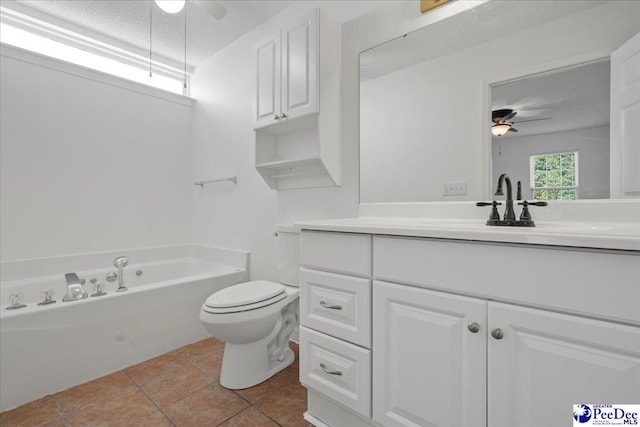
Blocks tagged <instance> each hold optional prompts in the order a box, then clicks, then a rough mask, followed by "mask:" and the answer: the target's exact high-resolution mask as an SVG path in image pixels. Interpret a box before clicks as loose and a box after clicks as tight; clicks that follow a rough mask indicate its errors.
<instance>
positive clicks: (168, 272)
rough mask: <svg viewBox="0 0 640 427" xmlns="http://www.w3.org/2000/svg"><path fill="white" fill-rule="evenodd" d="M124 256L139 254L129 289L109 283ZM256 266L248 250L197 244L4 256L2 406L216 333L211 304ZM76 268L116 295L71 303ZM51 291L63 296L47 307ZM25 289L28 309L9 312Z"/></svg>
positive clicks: (129, 271) (133, 259)
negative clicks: (208, 323)
mask: <svg viewBox="0 0 640 427" xmlns="http://www.w3.org/2000/svg"><path fill="white" fill-rule="evenodd" d="M119 255H125V256H128V257H129V260H130V264H129V266H127V267H126V268H125V270H124V271H125V274H124V278H125V286H127V288H128V289H129V290H128V291H126V292H122V293H118V292H115V289H116V288H117V287H118V282H117V281H116V282H111V283H110V282H107V281H106V280H105V276H106V274H107V273H108V272H110V271H114V270H115V269H114V268H113V266H112V261H113V259H114V258H115V257H116V256H119ZM247 265H248V254H247V253H246V252H241V251H229V250H223V249H217V248H209V247H204V246H196V245H178V246H171V247H163V248H152V249H141V250H130V251H126V250H125V251H118V252H110V253H101V254H89V255H79V256H68V257H58V258H50V259H38V260H21V261H10V262H3V263H2V266H1V268H2V278H1V279H2V280H0V294H1V300H0V303H1V309H0V411H5V410H7V409H11V408H14V407H16V406H19V405H21V404H23V403H26V402H29V401H32V400H34V399H37V398H40V397H43V396H46V395H48V394H51V393H55V392H58V391H61V390H64V389H66V388H69V387H71V386H74V385H77V384H80V383H83V382H86V381H89V380H91V379H94V378H97V377H100V376H103V375H106V374H109V373H111V372H114V371H117V370H120V369H123V368H125V367H127V366H130V365H133V364H135V363H138V362H141V361H143V360H146V359H149V358H151V357H154V356H157V355H160V354H163V353H165V352H167V351H171V350H173V349H176V348H178V347H180V346H183V345H185V344H189V343H192V342H195V341H198V340H200V339H203V338H206V337H207V336H208V334H207V332H206V330H205V329H204V327H203V326H202V324H201V323H200V320H199V318H198V315H199V312H200V308H201V306H202V303H203V302H204V301H205V299H206V298H207V297H208V296H209V295H210V294H211V293H213V292H215V291H216V290H218V289H222V288H224V287H226V286H229V285H231V284H234V283H238V282H241V281H244V280H246V278H247V273H246V272H247ZM136 271H142V273H141V275H136ZM68 272H75V273H77V274H78V276H79V277H80V278H81V279H85V280H86V283H85V285H84V286H85V289H86V291H87V293H88V294H89V295H91V294H92V293H93V285H92V284H91V283H90V280H91V279H92V278H96V279H97V280H98V281H99V282H103V283H104V284H105V288H106V289H105V290H106V291H107V295H105V296H100V297H91V296H90V297H89V298H87V299H84V300H80V301H72V302H62V297H63V296H64V294H65V292H66V282H65V278H64V273H68ZM47 290H53V291H54V292H55V296H54V299H56V300H57V302H56V303H55V304H50V305H44V306H39V305H37V303H38V302H39V301H41V299H42V297H41V293H42V291H47ZM17 293H21V294H23V296H24V303H25V304H27V307H26V308H20V309H17V310H7V309H6V307H7V306H9V305H10V304H9V298H10V295H12V294H17Z"/></svg>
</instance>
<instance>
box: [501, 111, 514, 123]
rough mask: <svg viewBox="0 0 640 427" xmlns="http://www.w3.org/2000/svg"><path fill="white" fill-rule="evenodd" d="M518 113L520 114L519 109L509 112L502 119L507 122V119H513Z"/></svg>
mask: <svg viewBox="0 0 640 427" xmlns="http://www.w3.org/2000/svg"><path fill="white" fill-rule="evenodd" d="M516 114H518V112H517V111H512V112H510V113H509V114H507V115H506V116H504V117H503V118H502V121H503V122H506V121H507V120H511V119H513V118H514V117H515V116H516Z"/></svg>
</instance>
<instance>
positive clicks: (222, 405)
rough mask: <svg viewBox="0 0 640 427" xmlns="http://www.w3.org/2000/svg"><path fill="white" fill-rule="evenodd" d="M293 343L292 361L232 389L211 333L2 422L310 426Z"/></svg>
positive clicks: (0, 417) (55, 426)
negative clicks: (246, 385) (224, 382)
mask: <svg viewBox="0 0 640 427" xmlns="http://www.w3.org/2000/svg"><path fill="white" fill-rule="evenodd" d="M291 348H292V350H293V351H294V353H295V354H296V361H295V362H294V364H293V365H291V366H289V367H288V368H287V369H285V370H283V371H281V372H279V373H278V374H276V375H274V376H273V377H272V378H270V379H269V380H268V381H265V382H264V383H262V384H258V385H257V386H255V387H251V388H248V389H244V390H235V391H231V390H227V389H225V388H223V387H222V386H220V384H219V383H218V378H219V375H220V366H221V363H222V353H223V350H224V343H222V342H220V341H218V340H216V339H215V338H208V339H205V340H202V341H198V342H196V343H193V344H190V345H187V346H185V347H182V348H179V349H178V350H175V351H171V352H169V353H166V354H163V355H161V356H158V357H155V358H153V359H150V360H147V361H145V362H142V363H139V364H137V365H134V366H131V367H128V368H126V369H123V370H122V371H118V372H115V373H113V374H109V375H106V376H104V377H102V378H98V379H96V380H93V381H89V382H87V383H84V384H80V385H78V386H75V387H72V388H70V389H68V390H64V391H61V392H59V393H56V394H53V395H50V396H46V397H43V398H42V399H38V400H36V401H33V402H30V403H27V404H25V405H23V406H20V407H18V408H16V409H12V410H10V411H6V412H3V413H1V414H0V426H2V427H10V426H47V427H65V426H66V427H74V426H90V427H102V426H123V427H124V426H132V427H143V426H149V427H164V426H167V427H172V426H177V427H192V426H193V427H204V426H224V427H232V426H234V427H238V426H246V427H262V426H264V427H276V426H284V427H289V426H291V427H297V426H302V427H306V426H310V424H308V423H307V422H306V421H304V419H303V418H302V413H303V412H304V411H305V410H306V407H307V394H306V389H305V388H304V387H302V385H300V382H299V380H298V376H299V375H298V346H297V345H296V344H294V343H291Z"/></svg>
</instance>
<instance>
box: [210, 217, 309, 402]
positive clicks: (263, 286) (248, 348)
mask: <svg viewBox="0 0 640 427" xmlns="http://www.w3.org/2000/svg"><path fill="white" fill-rule="evenodd" d="M274 235H275V236H276V237H277V240H278V252H279V262H278V280H279V281H280V283H275V282H270V281H266V280H254V281H251V282H244V283H239V284H236V285H232V286H229V287H226V288H224V289H221V290H219V291H217V292H215V293H213V294H212V295H211V296H209V298H207V300H206V301H205V303H204V304H203V305H202V309H201V310H200V320H201V321H202V323H203V324H204V326H205V328H206V329H207V330H208V331H209V333H210V334H211V335H213V336H214V337H216V338H218V339H219V340H221V341H224V342H225V347H224V355H223V358H222V370H221V372H220V384H221V385H222V386H223V387H226V388H228V389H232V390H237V389H243V388H247V387H252V386H254V385H256V384H260V383H261V382H263V381H265V380H267V379H269V378H270V377H272V376H273V375H275V374H276V373H278V372H280V371H281V370H283V369H284V368H286V367H287V366H289V365H291V364H292V363H293V361H294V359H295V356H294V354H293V351H291V349H290V348H289V337H291V334H292V333H293V331H294V329H295V327H296V325H297V323H298V260H299V254H298V252H299V247H300V244H299V238H300V232H299V230H297V229H295V228H294V227H290V226H278V227H277V233H275V234H274Z"/></svg>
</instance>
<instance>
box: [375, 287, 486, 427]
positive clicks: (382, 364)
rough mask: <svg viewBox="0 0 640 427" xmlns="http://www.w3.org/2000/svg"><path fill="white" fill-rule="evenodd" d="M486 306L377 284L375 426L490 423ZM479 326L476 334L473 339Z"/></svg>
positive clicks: (450, 296)
mask: <svg viewBox="0 0 640 427" xmlns="http://www.w3.org/2000/svg"><path fill="white" fill-rule="evenodd" d="M486 304H487V303H486V301H483V300H477V299H473V298H465V297H460V296H456V295H449V294H444V293H439V292H432V291H427V290H424V289H418V288H412V287H409V286H402V285H396V284H391V283H385V282H379V281H374V288H373V319H374V320H373V330H374V332H373V372H374V376H373V419H374V420H375V421H377V422H379V423H381V424H382V425H385V426H483V425H485V423H486V397H485V396H486V343H487V341H486V340H487V328H486V321H485V319H486ZM474 323H477V326H478V330H477V332H472V330H476V329H474V327H473V326H472V325H473V324H474Z"/></svg>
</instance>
